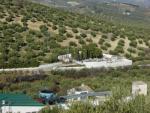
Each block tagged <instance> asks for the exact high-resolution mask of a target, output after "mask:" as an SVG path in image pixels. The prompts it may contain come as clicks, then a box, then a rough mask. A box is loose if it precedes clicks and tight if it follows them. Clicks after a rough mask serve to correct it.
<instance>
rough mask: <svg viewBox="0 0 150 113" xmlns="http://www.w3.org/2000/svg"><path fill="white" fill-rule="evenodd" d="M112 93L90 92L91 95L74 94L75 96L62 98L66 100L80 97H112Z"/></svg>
mask: <svg viewBox="0 0 150 113" xmlns="http://www.w3.org/2000/svg"><path fill="white" fill-rule="evenodd" d="M111 95H112V92H111V91H105V92H90V93H84V94H73V95H67V96H62V98H65V99H74V98H78V97H90V96H95V97H96V96H111Z"/></svg>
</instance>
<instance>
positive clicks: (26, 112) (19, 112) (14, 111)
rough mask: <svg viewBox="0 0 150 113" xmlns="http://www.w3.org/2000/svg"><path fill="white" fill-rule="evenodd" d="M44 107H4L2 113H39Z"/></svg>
mask: <svg viewBox="0 0 150 113" xmlns="http://www.w3.org/2000/svg"><path fill="white" fill-rule="evenodd" d="M42 108H44V106H3V107H2V108H1V109H2V113H7V112H11V113H32V112H36V113H37V112H39V111H40V110H41V109H42Z"/></svg>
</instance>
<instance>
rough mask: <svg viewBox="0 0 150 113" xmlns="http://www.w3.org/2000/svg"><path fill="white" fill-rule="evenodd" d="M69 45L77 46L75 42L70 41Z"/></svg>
mask: <svg viewBox="0 0 150 113" xmlns="http://www.w3.org/2000/svg"><path fill="white" fill-rule="evenodd" d="M69 45H70V46H75V47H76V46H77V44H76V43H75V42H72V41H71V42H69Z"/></svg>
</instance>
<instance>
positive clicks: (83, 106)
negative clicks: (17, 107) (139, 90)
mask: <svg viewBox="0 0 150 113" xmlns="http://www.w3.org/2000/svg"><path fill="white" fill-rule="evenodd" d="M121 98H122V96H116V97H112V98H111V99H110V100H109V101H107V102H105V103H104V104H102V105H100V106H95V107H94V106H93V105H91V104H88V103H78V104H75V105H72V106H71V107H70V109H69V110H64V109H60V108H57V107H56V108H54V109H50V108H49V107H48V108H46V109H43V110H42V111H41V112H40V113H150V109H149V105H150V103H146V100H145V97H142V96H138V97H136V98H135V99H134V100H132V101H129V102H123V101H119V100H120V99H121Z"/></svg>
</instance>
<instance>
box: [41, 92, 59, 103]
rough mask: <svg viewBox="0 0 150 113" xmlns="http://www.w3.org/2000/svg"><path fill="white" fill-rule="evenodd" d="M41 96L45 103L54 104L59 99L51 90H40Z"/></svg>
mask: <svg viewBox="0 0 150 113" xmlns="http://www.w3.org/2000/svg"><path fill="white" fill-rule="evenodd" d="M39 97H40V98H41V99H43V103H45V104H46V103H49V104H53V103H55V102H56V100H57V95H56V94H55V93H54V92H53V91H50V90H41V91H40V92H39Z"/></svg>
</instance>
